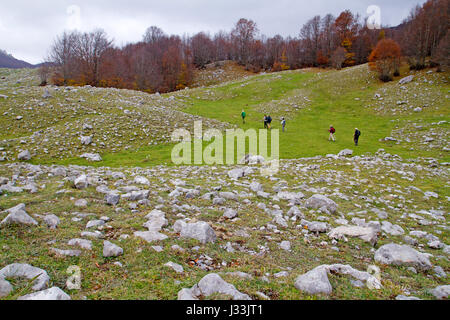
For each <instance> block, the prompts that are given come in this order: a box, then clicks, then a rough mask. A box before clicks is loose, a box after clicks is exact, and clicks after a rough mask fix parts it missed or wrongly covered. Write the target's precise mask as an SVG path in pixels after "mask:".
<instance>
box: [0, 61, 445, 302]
mask: <svg viewBox="0 0 450 320" xmlns="http://www.w3.org/2000/svg"><path fill="white" fill-rule="evenodd" d="M228 67H229V68H234V67H233V66H229V65H228V64H225V65H224V66H222V67H221V66H209V67H207V68H206V70H203V72H202V74H203V75H204V76H205V78H204V79H203V80H201V78H199V79H200V80H199V81H200V82H199V84H198V85H199V86H200V87H199V88H195V89H187V90H181V91H178V92H175V93H171V94H166V95H159V94H154V95H148V94H146V93H140V92H134V91H130V90H116V89H106V88H105V89H102V88H91V87H67V88H57V87H51V86H50V87H46V88H42V87H38V86H37V84H38V83H39V81H38V77H37V75H36V73H35V72H32V71H29V70H16V71H11V70H7V69H0V138H1V140H0V299H267V300H280V299H287V300H299V299H352V300H354V299H398V300H401V299H447V298H448V294H449V291H450V287H449V284H448V278H447V273H448V272H450V264H449V251H450V250H449V245H448V243H449V230H448V229H449V224H448V213H449V205H448V202H449V199H450V192H449V169H448V165H449V162H448V151H449V150H450V146H449V136H448V132H449V130H448V126H449V122H448V111H449V109H448V99H449V91H448V90H449V89H448V74H445V73H436V72H434V71H431V72H430V71H421V72H408V73H407V74H404V76H403V77H402V78H401V79H396V81H394V82H391V83H388V84H380V83H379V82H378V81H377V79H376V76H375V75H374V74H373V73H370V72H369V73H368V69H367V68H368V67H367V65H364V66H357V67H354V68H348V69H344V70H342V71H339V72H337V71H324V70H320V71H319V70H300V71H286V72H281V73H274V74H263V75H251V76H250V75H247V74H246V75H243V74H238V73H236V74H234V76H233V72H231V71H230V70H227V69H226V68H228ZM220 68H222V69H223V70H226V72H224V73H221V72H219V71H218V70H219V69H220ZM233 70H234V69H233ZM241 71H242V70H241ZM403 73H404V72H403ZM228 76H229V77H228ZM235 79H238V80H236V81H234V80H235ZM232 80H233V81H232ZM208 81H212V82H211V83H210V82H208ZM223 81H228V82H226V83H223ZM206 84H213V85H212V86H210V87H204V85H206ZM243 108H245V109H246V111H247V112H248V114H249V117H248V123H247V124H246V125H247V127H248V128H258V127H260V126H261V121H260V120H261V117H260V114H262V113H266V112H267V113H271V115H272V116H273V118H274V119H276V118H277V117H280V116H285V117H286V118H287V119H288V120H289V121H288V131H287V132H286V133H285V135H284V136H282V141H281V154H283V152H284V154H286V155H287V156H286V157H285V158H292V159H283V160H281V161H280V170H279V172H278V173H276V174H274V175H273V176H264V175H263V174H262V173H263V172H264V171H261V169H262V168H264V167H265V166H266V165H267V164H265V163H263V164H259V161H255V160H260V159H258V158H254V157H250V158H248V159H247V160H249V161H246V163H243V164H240V165H235V166H221V165H217V166H173V165H164V163H166V162H167V159H170V153H168V152H170V150H171V148H170V147H171V145H167V143H168V142H169V140H170V134H171V133H172V131H173V130H174V129H176V128H186V129H188V130H189V131H192V129H193V126H192V124H193V121H194V120H203V122H204V127H207V128H217V129H219V130H224V129H226V128H230V127H237V126H238V125H240V124H241V119H240V112H241V110H242V109H243ZM419 109H420V110H419ZM358 117H359V118H358ZM330 119H332V120H333V123H334V124H335V125H336V126H337V127H338V128H339V134H338V141H337V142H336V143H330V142H328V141H327V135H326V129H327V126H328V125H329V123H330ZM355 123H362V124H364V125H365V128H364V129H363V136H362V142H361V145H360V146H358V147H357V148H356V147H352V148H353V150H349V149H348V147H351V146H352V140H351V135H352V132H353V128H354V126H355ZM274 125H275V126H276V124H274ZM323 126H325V128H324V136H323V137H322V135H321V134H317V132H321V131H320V130H322V127H323ZM247 127H246V128H247ZM344 130H347V131H348V132H350V134H347V133H346V134H345V135H348V137H345V135H344ZM299 132H301V134H300V135H299ZM299 137H301V138H302V139H303V140H299ZM344 137H345V138H344ZM347 138H348V139H347ZM345 139H347V140H348V141H347V140H345ZM149 146H152V148H155V147H156V149H151V150H154V153H152V154H151V157H152V159H151V161H153V162H151V163H147V162H145V161H141V162H139V161H137V159H138V158H139V157H141V158H144V160H146V158H145V157H147V153H146V152H149V150H150V149H148V150H144V151H145V152H143V153H142V154H140V153H139V149H142V148H144V149H145V147H149ZM159 146H162V149H157V148H158V147H159ZM166 146H168V147H167V148H166ZM164 148H166V149H164ZM344 148H347V149H345V150H342V149H344ZM379 148H383V149H379ZM378 149H379V150H378ZM311 150H314V153H315V155H316V154H319V155H318V156H315V157H308V158H306V157H304V158H300V156H299V154H300V155H302V156H303V155H304V154H308V152H310V151H311ZM340 150H342V151H341V152H339V151H340ZM376 150H378V151H376ZM124 152H129V153H124ZM158 154H160V157H159V158H158ZM398 154H401V155H402V156H403V158H402V157H401V156H399V155H398ZM405 155H406V156H405ZM308 156H309V155H308ZM81 157H83V158H87V159H88V161H84V160H83V162H80V158H81ZM102 158H103V159H102ZM106 158H108V159H106ZM54 163H56V164H54ZM77 164H78V165H77ZM80 164H81V165H80ZM87 164H89V166H87ZM142 164H143V165H144V166H145V167H143V166H141V165H142ZM85 165H86V166H85ZM91 165H92V166H91ZM138 166H139V167H138ZM78 285H79V286H78Z"/></svg>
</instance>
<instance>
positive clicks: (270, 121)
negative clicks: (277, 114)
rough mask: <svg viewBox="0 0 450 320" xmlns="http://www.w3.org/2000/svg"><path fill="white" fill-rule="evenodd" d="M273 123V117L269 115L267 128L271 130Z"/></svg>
mask: <svg viewBox="0 0 450 320" xmlns="http://www.w3.org/2000/svg"><path fill="white" fill-rule="evenodd" d="M271 123H272V117H271V116H270V114H269V116H268V117H267V126H268V127H269V129H270V125H271Z"/></svg>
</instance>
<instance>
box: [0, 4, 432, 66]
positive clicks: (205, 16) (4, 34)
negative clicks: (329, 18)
mask: <svg viewBox="0 0 450 320" xmlns="http://www.w3.org/2000/svg"><path fill="white" fill-rule="evenodd" d="M424 2H425V0H184V1H182V0H157V1H156V0H121V1H118V0H90V1H89V0H70V1H66V0H12V1H8V0H0V49H3V50H5V51H7V52H8V53H11V54H12V55H14V56H15V57H16V58H18V59H21V60H25V61H27V62H30V63H34V64H35V63H39V62H42V60H43V58H44V57H45V56H46V54H47V52H48V48H49V47H50V45H51V44H52V42H53V40H54V38H55V37H56V36H57V35H58V34H60V33H62V32H63V31H64V30H71V29H78V30H80V31H90V30H92V29H94V28H97V27H100V28H103V29H104V30H105V31H106V32H107V33H108V35H109V36H110V37H111V38H112V39H114V41H115V44H116V45H123V44H126V43H128V42H136V41H139V40H141V39H142V35H143V33H144V32H145V30H146V28H147V27H149V26H151V25H157V26H159V27H160V28H162V29H163V30H164V31H165V32H166V33H169V34H179V35H182V34H184V33H187V34H194V33H196V32H198V31H208V32H210V33H211V34H213V33H215V32H217V31H219V30H226V31H229V30H231V29H232V27H233V25H234V24H235V23H236V22H237V20H239V18H247V19H252V20H254V21H255V22H256V23H257V24H258V27H259V30H260V32H261V33H263V34H265V35H267V36H273V35H275V34H281V35H283V36H288V35H290V36H293V37H295V36H297V35H298V33H299V30H300V28H301V26H302V25H303V23H305V22H306V21H307V20H308V19H310V18H312V17H313V16H315V15H321V16H324V15H325V14H327V13H332V14H334V15H335V16H337V15H338V14H339V13H340V12H341V11H343V10H345V9H350V10H351V11H352V12H354V13H360V15H361V16H362V17H365V16H368V14H367V8H368V7H369V6H370V5H377V6H378V7H379V8H380V13H381V23H382V24H383V25H390V26H395V25H398V24H399V23H401V21H402V20H403V19H405V18H406V17H407V16H408V14H409V12H410V10H411V9H412V8H413V7H414V6H415V5H417V4H423V3H424Z"/></svg>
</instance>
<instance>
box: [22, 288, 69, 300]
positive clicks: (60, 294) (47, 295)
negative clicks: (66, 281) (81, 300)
mask: <svg viewBox="0 0 450 320" xmlns="http://www.w3.org/2000/svg"><path fill="white" fill-rule="evenodd" d="M17 300H70V296H69V295H68V294H67V293H65V292H64V291H62V290H61V289H60V288H58V287H52V288H50V289H46V290H42V291H38V292H34V293H30V294H27V295H25V296H21V297H19V298H17Z"/></svg>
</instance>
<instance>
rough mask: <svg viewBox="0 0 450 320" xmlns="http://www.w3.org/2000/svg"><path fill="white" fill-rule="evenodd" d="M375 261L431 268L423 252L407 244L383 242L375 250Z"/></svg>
mask: <svg viewBox="0 0 450 320" xmlns="http://www.w3.org/2000/svg"><path fill="white" fill-rule="evenodd" d="M375 261H376V262H378V263H383V264H392V265H405V266H412V267H414V268H416V269H418V270H423V271H426V270H428V269H431V267H432V266H431V263H430V260H428V256H427V255H426V254H424V253H421V252H419V251H416V250H414V249H413V248H411V247H409V246H407V245H398V244H395V243H389V244H385V245H384V246H381V247H380V248H379V249H378V250H377V251H376V252H375Z"/></svg>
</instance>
